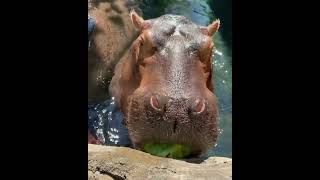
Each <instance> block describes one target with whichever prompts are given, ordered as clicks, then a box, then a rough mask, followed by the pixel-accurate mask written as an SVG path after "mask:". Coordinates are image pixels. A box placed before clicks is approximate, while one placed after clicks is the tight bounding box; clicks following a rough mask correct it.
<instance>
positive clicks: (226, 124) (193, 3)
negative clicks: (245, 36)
mask: <svg viewBox="0 0 320 180" xmlns="http://www.w3.org/2000/svg"><path fill="white" fill-rule="evenodd" d="M135 3H136V4H137V5H138V6H139V8H140V9H141V11H142V16H143V17H144V19H151V18H156V17H159V16H161V15H164V14H177V15H184V16H186V17H188V18H190V19H191V20H192V21H193V22H195V23H196V24H198V25H203V26H206V25H208V24H210V23H211V22H212V21H213V20H215V19H217V18H219V19H220V21H221V29H220V31H219V33H218V34H217V35H216V36H215V37H214V42H215V45H216V49H217V51H216V52H215V53H214V62H213V67H214V68H213V69H214V82H215V83H214V84H215V86H216V95H217V97H218V101H219V109H220V121H219V127H220V129H221V134H220V136H219V140H218V144H217V146H216V147H215V148H214V149H213V150H212V151H210V153H209V155H210V156H215V155H217V156H226V157H232V46H231V44H232V31H231V28H232V26H231V25H232V22H231V9H232V7H231V1H230V0H211V1H210V0H136V1H135Z"/></svg>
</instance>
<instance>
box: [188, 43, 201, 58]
mask: <svg viewBox="0 0 320 180" xmlns="http://www.w3.org/2000/svg"><path fill="white" fill-rule="evenodd" d="M188 54H189V55H190V56H197V55H198V54H199V46H198V45H196V44H192V45H191V46H189V48H188Z"/></svg>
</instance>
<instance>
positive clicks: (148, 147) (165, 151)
mask: <svg viewBox="0 0 320 180" xmlns="http://www.w3.org/2000/svg"><path fill="white" fill-rule="evenodd" d="M143 149H144V151H146V152H147V153H150V154H152V155H155V156H160V157H170V158H176V159H180V158H185V157H187V156H189V155H190V154H191V148H190V147H187V146H184V145H181V144H145V145H144V147H143Z"/></svg>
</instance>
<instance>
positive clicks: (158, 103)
mask: <svg viewBox="0 0 320 180" xmlns="http://www.w3.org/2000/svg"><path fill="white" fill-rule="evenodd" d="M166 102H167V98H166V97H165V96H160V95H152V96H151V98H150V104H151V106H152V107H153V108H154V109H155V110H157V111H163V110H164V109H165V104H166Z"/></svg>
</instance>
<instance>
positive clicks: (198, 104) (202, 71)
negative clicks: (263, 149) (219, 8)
mask: <svg viewBox="0 0 320 180" xmlns="http://www.w3.org/2000/svg"><path fill="white" fill-rule="evenodd" d="M130 17H131V21H132V23H133V24H134V26H135V27H136V28H137V29H139V30H140V35H139V37H138V38H137V39H136V40H135V41H134V42H133V44H132V46H131V49H130V51H129V52H128V53H127V56H125V57H124V58H122V59H121V60H120V62H119V63H118V64H117V66H116V69H115V74H114V76H113V78H112V81H111V83H110V87H109V90H110V93H111V95H112V96H114V97H115V101H116V103H117V105H118V106H119V107H120V109H121V111H122V112H123V114H124V116H125V122H126V125H127V127H128V131H129V135H130V138H131V140H132V142H133V145H134V147H135V148H136V149H142V147H143V146H144V145H145V144H147V143H175V144H183V145H186V146H189V147H191V148H192V152H193V153H192V155H194V156H199V155H202V154H204V153H205V152H207V150H209V149H210V148H212V147H213V145H214V144H215V143H216V141H217V136H218V127H217V124H218V123H217V119H218V110H217V100H216V96H215V94H214V87H213V84H212V51H213V50H214V43H213V41H212V36H214V34H215V33H216V32H217V30H218V29H219V26H220V21H219V20H216V21H214V22H213V23H212V24H210V25H209V26H207V27H202V26H198V25H196V24H194V23H193V22H191V21H190V20H189V19H187V18H186V17H183V16H178V15H169V14H168V15H163V16H161V17H158V18H155V19H149V20H144V19H143V18H142V17H140V16H139V15H138V14H137V13H135V12H134V11H132V12H131V13H130Z"/></svg>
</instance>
